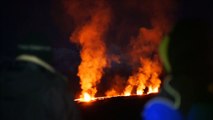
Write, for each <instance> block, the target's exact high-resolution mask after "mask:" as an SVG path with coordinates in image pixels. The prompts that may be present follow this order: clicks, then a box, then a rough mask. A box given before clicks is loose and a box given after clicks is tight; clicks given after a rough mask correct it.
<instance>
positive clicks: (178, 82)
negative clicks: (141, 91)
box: [142, 18, 213, 120]
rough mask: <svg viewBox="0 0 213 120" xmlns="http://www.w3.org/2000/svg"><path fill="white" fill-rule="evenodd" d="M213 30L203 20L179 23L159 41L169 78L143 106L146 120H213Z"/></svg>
mask: <svg viewBox="0 0 213 120" xmlns="http://www.w3.org/2000/svg"><path fill="white" fill-rule="evenodd" d="M212 35H213V26H212V23H211V22H209V21H206V20H202V19H196V18H194V19H184V20H180V21H179V22H178V23H177V24H176V25H175V27H174V29H173V31H172V32H171V34H170V35H169V36H168V37H165V39H164V40H163V41H162V44H161V46H160V51H159V52H160V56H161V59H162V62H163V63H164V66H165V69H166V71H167V72H168V76H167V77H166V79H165V80H164V84H163V87H162V90H161V92H160V94H159V96H158V97H157V98H154V99H153V100H151V101H149V102H148V103H147V105H146V106H145V110H144V113H142V114H143V117H144V118H145V119H146V120H149V119H150V120H151V119H152V120H161V119H162V120H169V119H173V120H174V119H177V120H181V119H188V120H212V119H213V91H212V88H213V79H212V73H213V37H212Z"/></svg>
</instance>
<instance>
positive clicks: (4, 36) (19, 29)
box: [0, 0, 213, 76]
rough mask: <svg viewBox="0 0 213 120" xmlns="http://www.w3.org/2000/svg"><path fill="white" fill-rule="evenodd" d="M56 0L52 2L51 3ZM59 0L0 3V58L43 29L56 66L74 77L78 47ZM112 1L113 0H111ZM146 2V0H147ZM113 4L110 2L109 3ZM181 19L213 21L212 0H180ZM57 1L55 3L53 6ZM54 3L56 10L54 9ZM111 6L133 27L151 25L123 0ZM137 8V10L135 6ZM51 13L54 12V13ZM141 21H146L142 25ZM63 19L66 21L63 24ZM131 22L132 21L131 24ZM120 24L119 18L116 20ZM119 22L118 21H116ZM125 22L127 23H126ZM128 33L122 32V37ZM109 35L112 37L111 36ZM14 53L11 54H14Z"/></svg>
mask: <svg viewBox="0 0 213 120" xmlns="http://www.w3.org/2000/svg"><path fill="white" fill-rule="evenodd" d="M52 1H54V3H53V4H52V3H51V2H52ZM56 1H57V0H19V1H18V0H10V1H9V0H4V1H3V2H1V7H0V9H1V21H0V28H1V31H0V39H1V42H0V53H1V55H0V61H3V60H5V59H12V58H13V57H14V55H15V53H16V49H15V48H16V45H17V42H18V41H19V40H20V39H22V37H23V36H22V34H23V33H27V32H28V31H43V32H45V34H46V35H47V36H48V38H50V39H53V41H52V42H53V45H54V54H55V56H56V57H55V58H54V60H55V64H54V65H55V66H56V67H57V68H58V69H59V71H61V72H63V73H65V74H67V75H68V74H69V75H70V76H74V75H75V74H76V72H77V71H76V69H77V65H78V64H79V61H80V57H79V47H78V46H76V45H74V44H71V43H70V42H69V35H70V31H72V29H73V28H72V25H73V24H72V22H71V20H69V19H70V18H69V17H67V20H60V19H57V18H60V17H61V18H62V19H66V18H64V16H63V13H62V12H63V10H62V8H63V7H61V6H60V4H58V3H60V1H59V2H56ZM112 1H113V0H112ZM115 1H116V0H115ZM144 1H146V0H144ZM109 3H110V2H109ZM177 3H179V5H178V6H179V7H178V14H177V15H178V19H182V18H197V17H201V18H203V19H206V20H208V21H213V13H212V11H213V10H212V9H213V7H212V5H213V4H211V0H178V2H177ZM54 4H55V5H54ZM52 5H53V6H54V7H53V8H54V10H55V11H54V12H53V11H52V9H53V8H52ZM111 6H114V8H116V7H117V8H116V9H117V13H115V14H117V16H119V15H120V16H119V17H120V19H125V18H128V19H127V20H126V21H124V22H127V24H129V25H131V26H129V27H130V28H133V30H132V31H135V30H134V27H132V26H135V27H136V28H137V26H141V25H143V26H149V24H148V22H147V21H149V19H146V17H144V16H137V15H134V14H133V13H131V12H129V13H128V12H125V11H123V9H120V7H119V6H122V1H120V0H118V1H117V2H111ZM57 10H59V11H57ZM133 11H134V9H133ZM52 12H53V13H54V14H52ZM140 20H141V21H144V23H143V24H141V22H140ZM62 21H63V23H61V22H62ZM69 21H70V23H68V22H69ZM128 22H130V23H128ZM117 23H119V19H118V20H117ZM114 24H116V22H115V23H114ZM125 24H126V23H125ZM111 29H112V33H109V34H110V35H111V36H113V34H116V32H117V31H116V29H114V30H113V27H111ZM127 33H128V32H126V31H123V33H122V34H123V38H125V37H126V36H125V35H127ZM109 38H110V36H109ZM11 56H12V57H11Z"/></svg>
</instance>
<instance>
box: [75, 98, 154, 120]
mask: <svg viewBox="0 0 213 120" xmlns="http://www.w3.org/2000/svg"><path fill="white" fill-rule="evenodd" d="M154 96H156V94H149V95H144V96H128V97H115V98H108V99H104V100H98V101H94V102H89V103H86V102H81V103H77V106H78V107H79V109H80V112H81V117H82V119H83V120H142V119H141V115H140V114H141V112H142V110H143V106H144V104H145V103H146V102H147V101H148V100H149V99H151V98H153V97H154Z"/></svg>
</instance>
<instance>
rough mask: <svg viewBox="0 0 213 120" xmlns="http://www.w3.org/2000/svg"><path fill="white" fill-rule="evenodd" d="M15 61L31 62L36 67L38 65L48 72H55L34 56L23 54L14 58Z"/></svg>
mask: <svg viewBox="0 0 213 120" xmlns="http://www.w3.org/2000/svg"><path fill="white" fill-rule="evenodd" d="M16 60H18V61H27V62H32V63H35V64H37V65H40V66H41V67H43V68H45V69H47V70H48V71H50V72H52V73H54V72H55V69H54V68H53V67H52V66H50V65H49V64H48V63H46V62H44V61H43V60H41V59H39V58H38V57H36V56H34V55H27V54H23V55H20V56H18V57H17V58H16Z"/></svg>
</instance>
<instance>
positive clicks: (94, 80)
mask: <svg viewBox="0 0 213 120" xmlns="http://www.w3.org/2000/svg"><path fill="white" fill-rule="evenodd" d="M109 13H110V12H109V9H108V8H105V7H104V6H103V5H102V4H99V3H97V8H96V10H95V13H93V14H91V20H89V21H88V22H87V23H86V24H84V25H83V26H79V27H78V28H77V30H76V31H75V32H74V33H73V34H72V37H71V39H72V40H77V41H78V42H79V43H80V45H81V47H82V50H81V59H82V61H81V64H80V66H79V67H78V76H79V77H80V84H81V89H82V92H81V95H80V98H82V99H83V100H84V101H90V100H91V99H92V98H94V97H95V94H96V92H97V84H98V83H99V82H100V79H101V77H102V75H103V68H105V67H106V66H107V60H106V53H105V52H106V47H105V44H104V42H103V35H104V32H105V31H106V28H107V25H108V23H109V16H110V14H109Z"/></svg>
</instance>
